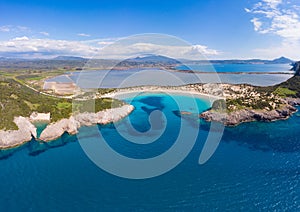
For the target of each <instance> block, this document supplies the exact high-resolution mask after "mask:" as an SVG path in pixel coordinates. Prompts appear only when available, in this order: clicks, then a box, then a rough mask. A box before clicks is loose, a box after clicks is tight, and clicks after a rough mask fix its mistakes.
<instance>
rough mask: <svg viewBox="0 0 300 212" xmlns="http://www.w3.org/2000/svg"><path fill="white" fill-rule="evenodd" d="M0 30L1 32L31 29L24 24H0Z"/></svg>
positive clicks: (20, 31)
mask: <svg viewBox="0 0 300 212" xmlns="http://www.w3.org/2000/svg"><path fill="white" fill-rule="evenodd" d="M0 31H1V32H14V33H24V32H31V29H30V28H29V27H26V26H14V25H4V26H0Z"/></svg>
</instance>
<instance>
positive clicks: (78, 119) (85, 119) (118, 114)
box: [39, 105, 134, 141]
mask: <svg viewBox="0 0 300 212" xmlns="http://www.w3.org/2000/svg"><path fill="white" fill-rule="evenodd" d="M133 110H134V107H133V106H132V105H123V106H122V107H120V108H112V109H107V110H104V111H99V112H98V113H80V114H77V115H74V116H71V117H70V118H69V119H62V120H60V121H58V122H56V123H52V124H50V125H48V126H47V127H46V128H45V129H44V130H43V132H42V133H41V136H40V137H39V139H40V140H42V141H52V140H55V139H57V138H59V137H60V136H62V135H63V134H64V133H65V132H67V133H69V134H76V133H77V132H78V129H79V128H80V127H81V126H91V125H95V124H108V123H112V122H116V121H119V120H120V119H122V118H124V117H125V116H127V115H128V114H130V113H131V112H132V111H133Z"/></svg>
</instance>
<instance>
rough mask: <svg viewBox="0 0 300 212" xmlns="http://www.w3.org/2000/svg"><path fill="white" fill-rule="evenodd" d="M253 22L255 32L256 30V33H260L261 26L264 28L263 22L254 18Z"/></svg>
mask: <svg viewBox="0 0 300 212" xmlns="http://www.w3.org/2000/svg"><path fill="white" fill-rule="evenodd" d="M251 22H252V23H253V25H254V30H255V31H259V30H260V28H261V26H262V22H260V21H259V19H258V18H253V19H252V20H251Z"/></svg>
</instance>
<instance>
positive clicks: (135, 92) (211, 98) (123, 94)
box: [101, 88, 224, 103]
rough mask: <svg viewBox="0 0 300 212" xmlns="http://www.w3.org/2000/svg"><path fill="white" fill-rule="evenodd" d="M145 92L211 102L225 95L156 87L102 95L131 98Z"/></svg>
mask: <svg viewBox="0 0 300 212" xmlns="http://www.w3.org/2000/svg"><path fill="white" fill-rule="evenodd" d="M143 93H158V94H159V93H165V94H178V95H183V96H190V97H194V98H199V99H207V100H209V101H210V102H211V103H212V102H214V101H215V100H217V99H224V97H220V96H214V95H210V94H203V93H199V92H196V91H184V90H175V89H160V90H154V89H151V88H149V89H145V88H142V89H141V90H138V89H136V90H126V91H116V92H112V93H108V94H105V95H103V96H101V97H103V98H104V97H109V98H116V99H123V98H130V97H134V96H136V95H138V94H143Z"/></svg>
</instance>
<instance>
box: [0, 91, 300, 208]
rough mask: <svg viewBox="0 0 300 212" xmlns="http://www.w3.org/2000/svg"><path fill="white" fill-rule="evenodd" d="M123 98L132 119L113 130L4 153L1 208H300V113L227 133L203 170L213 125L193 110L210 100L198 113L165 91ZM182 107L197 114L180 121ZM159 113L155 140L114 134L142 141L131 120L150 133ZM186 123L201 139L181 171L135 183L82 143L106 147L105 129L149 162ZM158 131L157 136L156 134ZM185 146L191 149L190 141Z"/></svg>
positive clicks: (90, 130) (118, 146)
mask: <svg viewBox="0 0 300 212" xmlns="http://www.w3.org/2000/svg"><path fill="white" fill-rule="evenodd" d="M125 100H126V101H128V102H131V103H132V104H133V105H134V106H135V107H136V110H135V111H134V112H133V113H132V114H131V115H130V116H129V117H127V118H125V119H123V120H122V121H120V122H118V123H116V124H115V125H107V126H96V127H85V128H82V129H81V130H80V134H79V135H80V137H81V139H83V140H81V141H80V142H78V141H77V138H76V137H75V136H69V135H66V134H65V135H64V136H63V137H62V138H61V139H59V140H57V141H53V142H50V143H38V142H36V141H31V142H30V143H28V144H26V145H24V146H22V147H19V148H16V149H13V150H6V151H1V160H0V168H1V174H0V182H1V184H0V192H1V196H0V211H114V210H121V211H161V210H162V211H183V210H184V211H200V210H202V211H224V210H230V211H240V210H247V211H262V210H267V211H274V210H278V211H279V210H280V211H282V210H284V211H299V210H300V182H299V181H300V137H299V126H300V117H299V116H300V113H299V112H298V113H296V114H295V115H293V116H292V117H291V118H290V119H288V120H285V121H277V122H272V123H261V122H259V123H258V122H253V123H244V124H241V125H239V126H237V127H233V128H226V129H225V132H224V135H223V137H222V140H221V142H220V145H219V146H218V148H217V150H216V152H215V154H213V156H212V157H211V158H210V159H209V160H208V162H206V163H205V164H203V165H199V164H198V159H199V154H200V152H201V150H202V148H203V144H204V142H205V140H206V137H207V134H208V132H209V129H210V123H206V122H204V121H202V120H199V119H197V118H195V116H193V113H194V112H196V111H198V110H199V111H202V110H205V109H207V108H208V107H209V105H210V104H209V102H207V101H206V100H197V101H196V105H197V108H195V107H194V106H195V105H193V104H192V102H191V99H190V98H189V97H183V96H167V95H162V94H158V95H154V94H151V95H150V94H148V95H141V96H138V97H136V98H134V99H125ZM178 102H179V104H180V105H181V109H184V110H185V111H187V112H191V113H192V115H188V116H185V117H184V116H182V118H181V117H180V116H179V115H178V113H175V112H176V111H177V110H178V109H179V108H178V104H177V103H178ZM153 111H161V112H162V113H163V114H164V115H163V116H161V117H158V119H160V118H161V122H159V123H162V124H164V123H166V122H167V127H166V130H165V132H164V133H163V134H162V136H161V137H160V138H159V139H158V140H157V141H155V142H153V143H150V144H136V143H132V142H129V141H128V140H126V139H124V138H122V137H121V136H120V135H119V133H118V131H117V130H116V129H119V130H120V132H121V133H125V134H127V135H129V136H131V137H132V136H136V137H137V138H140V139H141V140H143V138H142V136H139V135H135V134H134V133H132V131H131V130H132V129H131V130H130V129H129V128H128V123H129V122H131V123H132V125H133V127H134V129H136V130H138V131H139V132H146V131H147V130H149V129H150V128H151V126H150V123H149V114H151V112H153ZM180 124H184V125H185V126H189V127H190V129H194V130H196V126H198V124H200V127H199V128H198V129H199V135H198V137H197V141H196V143H195V145H194V146H193V148H192V150H191V152H190V153H189V154H188V156H187V157H186V158H185V159H184V160H183V161H182V162H181V163H180V164H179V165H178V166H176V167H175V168H174V169H172V170H171V171H169V172H167V173H165V174H163V175H160V176H157V177H154V178H149V179H140V180H134V179H126V178H120V177H117V176H114V175H112V174H109V173H107V172H105V171H104V170H102V169H100V168H98V167H97V166H96V165H95V164H94V163H93V162H91V161H90V160H89V158H88V157H87V156H86V155H85V153H84V152H83V150H82V148H81V145H80V143H82V142H90V143H93V142H101V141H99V140H97V134H98V133H99V132H101V134H102V135H103V136H104V137H105V138H106V141H107V143H108V145H109V146H110V147H111V148H112V149H114V150H115V151H116V152H119V153H120V154H122V155H125V156H127V157H131V158H136V159H142V158H151V157H155V156H157V155H160V154H163V152H165V151H168V150H169V149H170V148H172V146H173V145H174V140H175V139H176V137H177V136H178V131H179V126H180ZM41 127H43V126H40V128H41ZM153 130H154V131H153V132H154V134H155V130H158V129H153ZM184 142H187V143H186V144H187V145H188V144H189V142H190V140H189V136H187V137H186V139H185V140H184ZM95 151H96V150H95ZM169 160H175V157H174V158H173V157H170V158H169ZM116 165H118V164H116ZM123 168H127V167H123ZM128 168H130V167H128ZM131 168H132V167H131ZM135 171H137V172H138V171H139V170H135Z"/></svg>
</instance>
